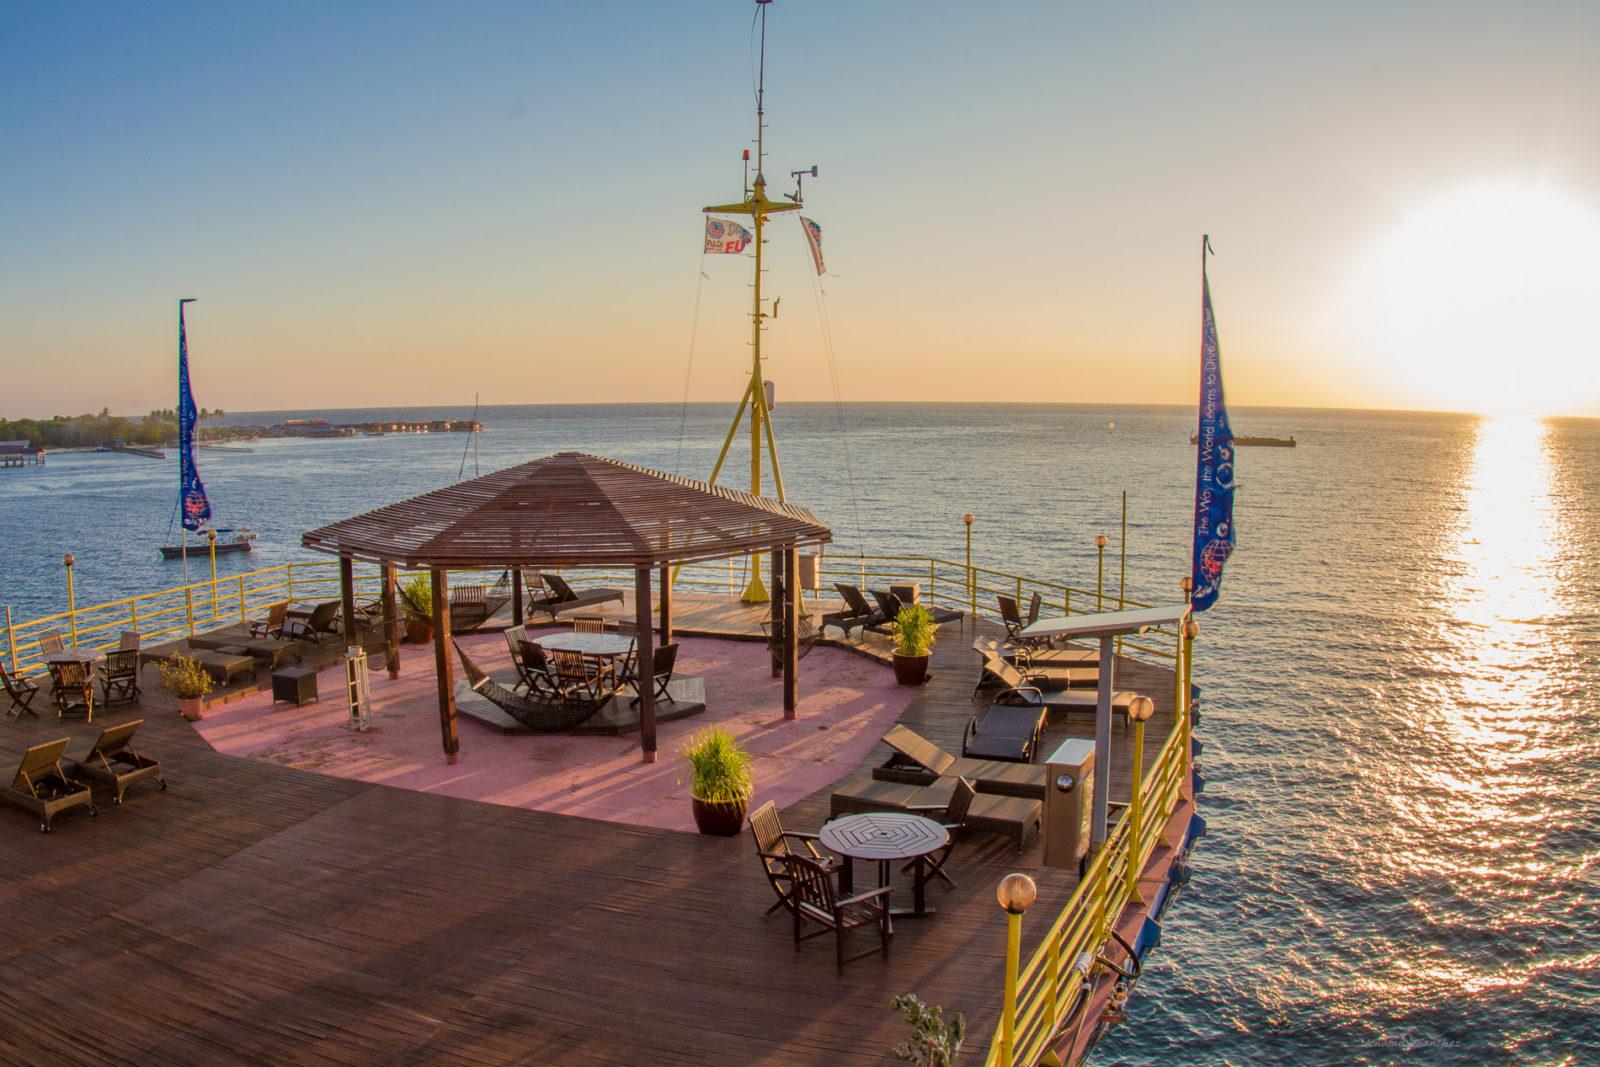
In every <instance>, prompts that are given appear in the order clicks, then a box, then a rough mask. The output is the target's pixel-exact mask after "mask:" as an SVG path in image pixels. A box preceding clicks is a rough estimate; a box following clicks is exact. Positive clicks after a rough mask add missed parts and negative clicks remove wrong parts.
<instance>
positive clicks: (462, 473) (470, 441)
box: [456, 393, 481, 482]
mask: <svg viewBox="0 0 1600 1067" xmlns="http://www.w3.org/2000/svg"><path fill="white" fill-rule="evenodd" d="M472 421H473V423H474V424H476V423H477V421H478V394H477V393H473V394H472ZM477 444H478V431H477V430H469V431H468V432H467V443H466V444H465V445H463V446H462V447H461V469H460V470H458V471H456V481H458V482H459V481H460V480H461V479H462V478H464V477H466V474H467V453H468V452H471V453H472V476H473V477H474V478H476V477H477V476H478V475H479V474H480V473H481V472H480V471H479V470H478V450H477Z"/></svg>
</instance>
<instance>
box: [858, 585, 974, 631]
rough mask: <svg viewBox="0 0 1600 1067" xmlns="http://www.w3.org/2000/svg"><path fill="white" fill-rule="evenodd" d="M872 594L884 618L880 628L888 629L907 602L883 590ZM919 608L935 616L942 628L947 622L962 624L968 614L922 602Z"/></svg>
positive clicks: (874, 590) (935, 620)
mask: <svg viewBox="0 0 1600 1067" xmlns="http://www.w3.org/2000/svg"><path fill="white" fill-rule="evenodd" d="M871 592H872V599H874V600H876V601H877V602H878V611H879V612H880V613H881V614H882V615H883V618H884V621H883V622H882V623H881V624H880V627H881V628H882V629H888V627H889V624H890V623H892V622H894V620H896V619H898V618H899V617H900V609H902V608H904V607H905V606H906V605H905V601H903V600H901V599H900V598H899V596H897V595H896V594H894V593H891V592H885V591H884V590H881V589H873V590H871ZM919 606H920V607H924V608H927V609H928V614H929V615H932V616H933V621H934V622H935V623H938V624H939V625H941V626H942V625H944V624H945V623H947V622H960V621H961V620H962V618H963V617H964V616H965V615H966V612H962V611H957V610H955V609H954V608H940V607H935V606H934V605H932V604H922V603H921V602H920V601H919Z"/></svg>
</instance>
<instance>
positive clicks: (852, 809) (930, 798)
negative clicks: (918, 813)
mask: <svg viewBox="0 0 1600 1067" xmlns="http://www.w3.org/2000/svg"><path fill="white" fill-rule="evenodd" d="M955 786H956V780H955V779H954V778H936V779H933V780H932V781H923V782H889V781H883V780H881V779H878V778H858V779H856V780H855V781H853V782H846V783H845V784H844V785H842V786H840V787H839V788H838V789H836V790H834V793H833V797H832V798H831V799H830V801H829V805H828V818H830V819H837V818H838V817H839V816H841V815H855V814H858V813H861V812H867V811H909V810H910V809H911V806H912V805H913V804H922V805H923V806H925V807H937V808H941V809H942V808H943V807H944V806H945V804H948V803H949V801H950V795H951V794H952V793H953V792H954V791H955ZM941 798H942V802H941Z"/></svg>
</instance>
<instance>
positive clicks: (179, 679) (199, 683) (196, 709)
mask: <svg viewBox="0 0 1600 1067" xmlns="http://www.w3.org/2000/svg"><path fill="white" fill-rule="evenodd" d="M161 684H162V685H163V686H165V687H166V690H167V692H169V693H171V694H172V695H173V696H175V697H177V698H178V711H179V713H181V714H182V715H183V717H184V718H185V719H188V720H189V721H190V722H194V721H195V720H196V719H202V718H204V717H205V707H204V704H203V701H204V700H205V698H206V696H207V694H209V693H210V692H211V690H212V689H214V688H215V683H214V682H212V680H211V675H209V674H207V673H206V672H205V668H203V667H201V666H200V663H199V661H198V660H196V659H195V658H194V657H193V656H181V655H180V656H173V657H172V658H171V659H168V660H163V661H162V662H161Z"/></svg>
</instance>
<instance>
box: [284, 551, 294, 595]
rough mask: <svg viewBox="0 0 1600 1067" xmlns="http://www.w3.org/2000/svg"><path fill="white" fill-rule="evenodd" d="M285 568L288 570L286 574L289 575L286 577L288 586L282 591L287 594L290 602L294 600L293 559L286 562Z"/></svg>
mask: <svg viewBox="0 0 1600 1067" xmlns="http://www.w3.org/2000/svg"><path fill="white" fill-rule="evenodd" d="M285 570H287V571H288V575H289V577H288V583H289V587H288V588H287V589H286V590H284V592H285V593H286V594H287V595H288V598H289V600H290V602H293V601H294V561H293V560H290V561H289V562H288V564H286V565H285Z"/></svg>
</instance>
